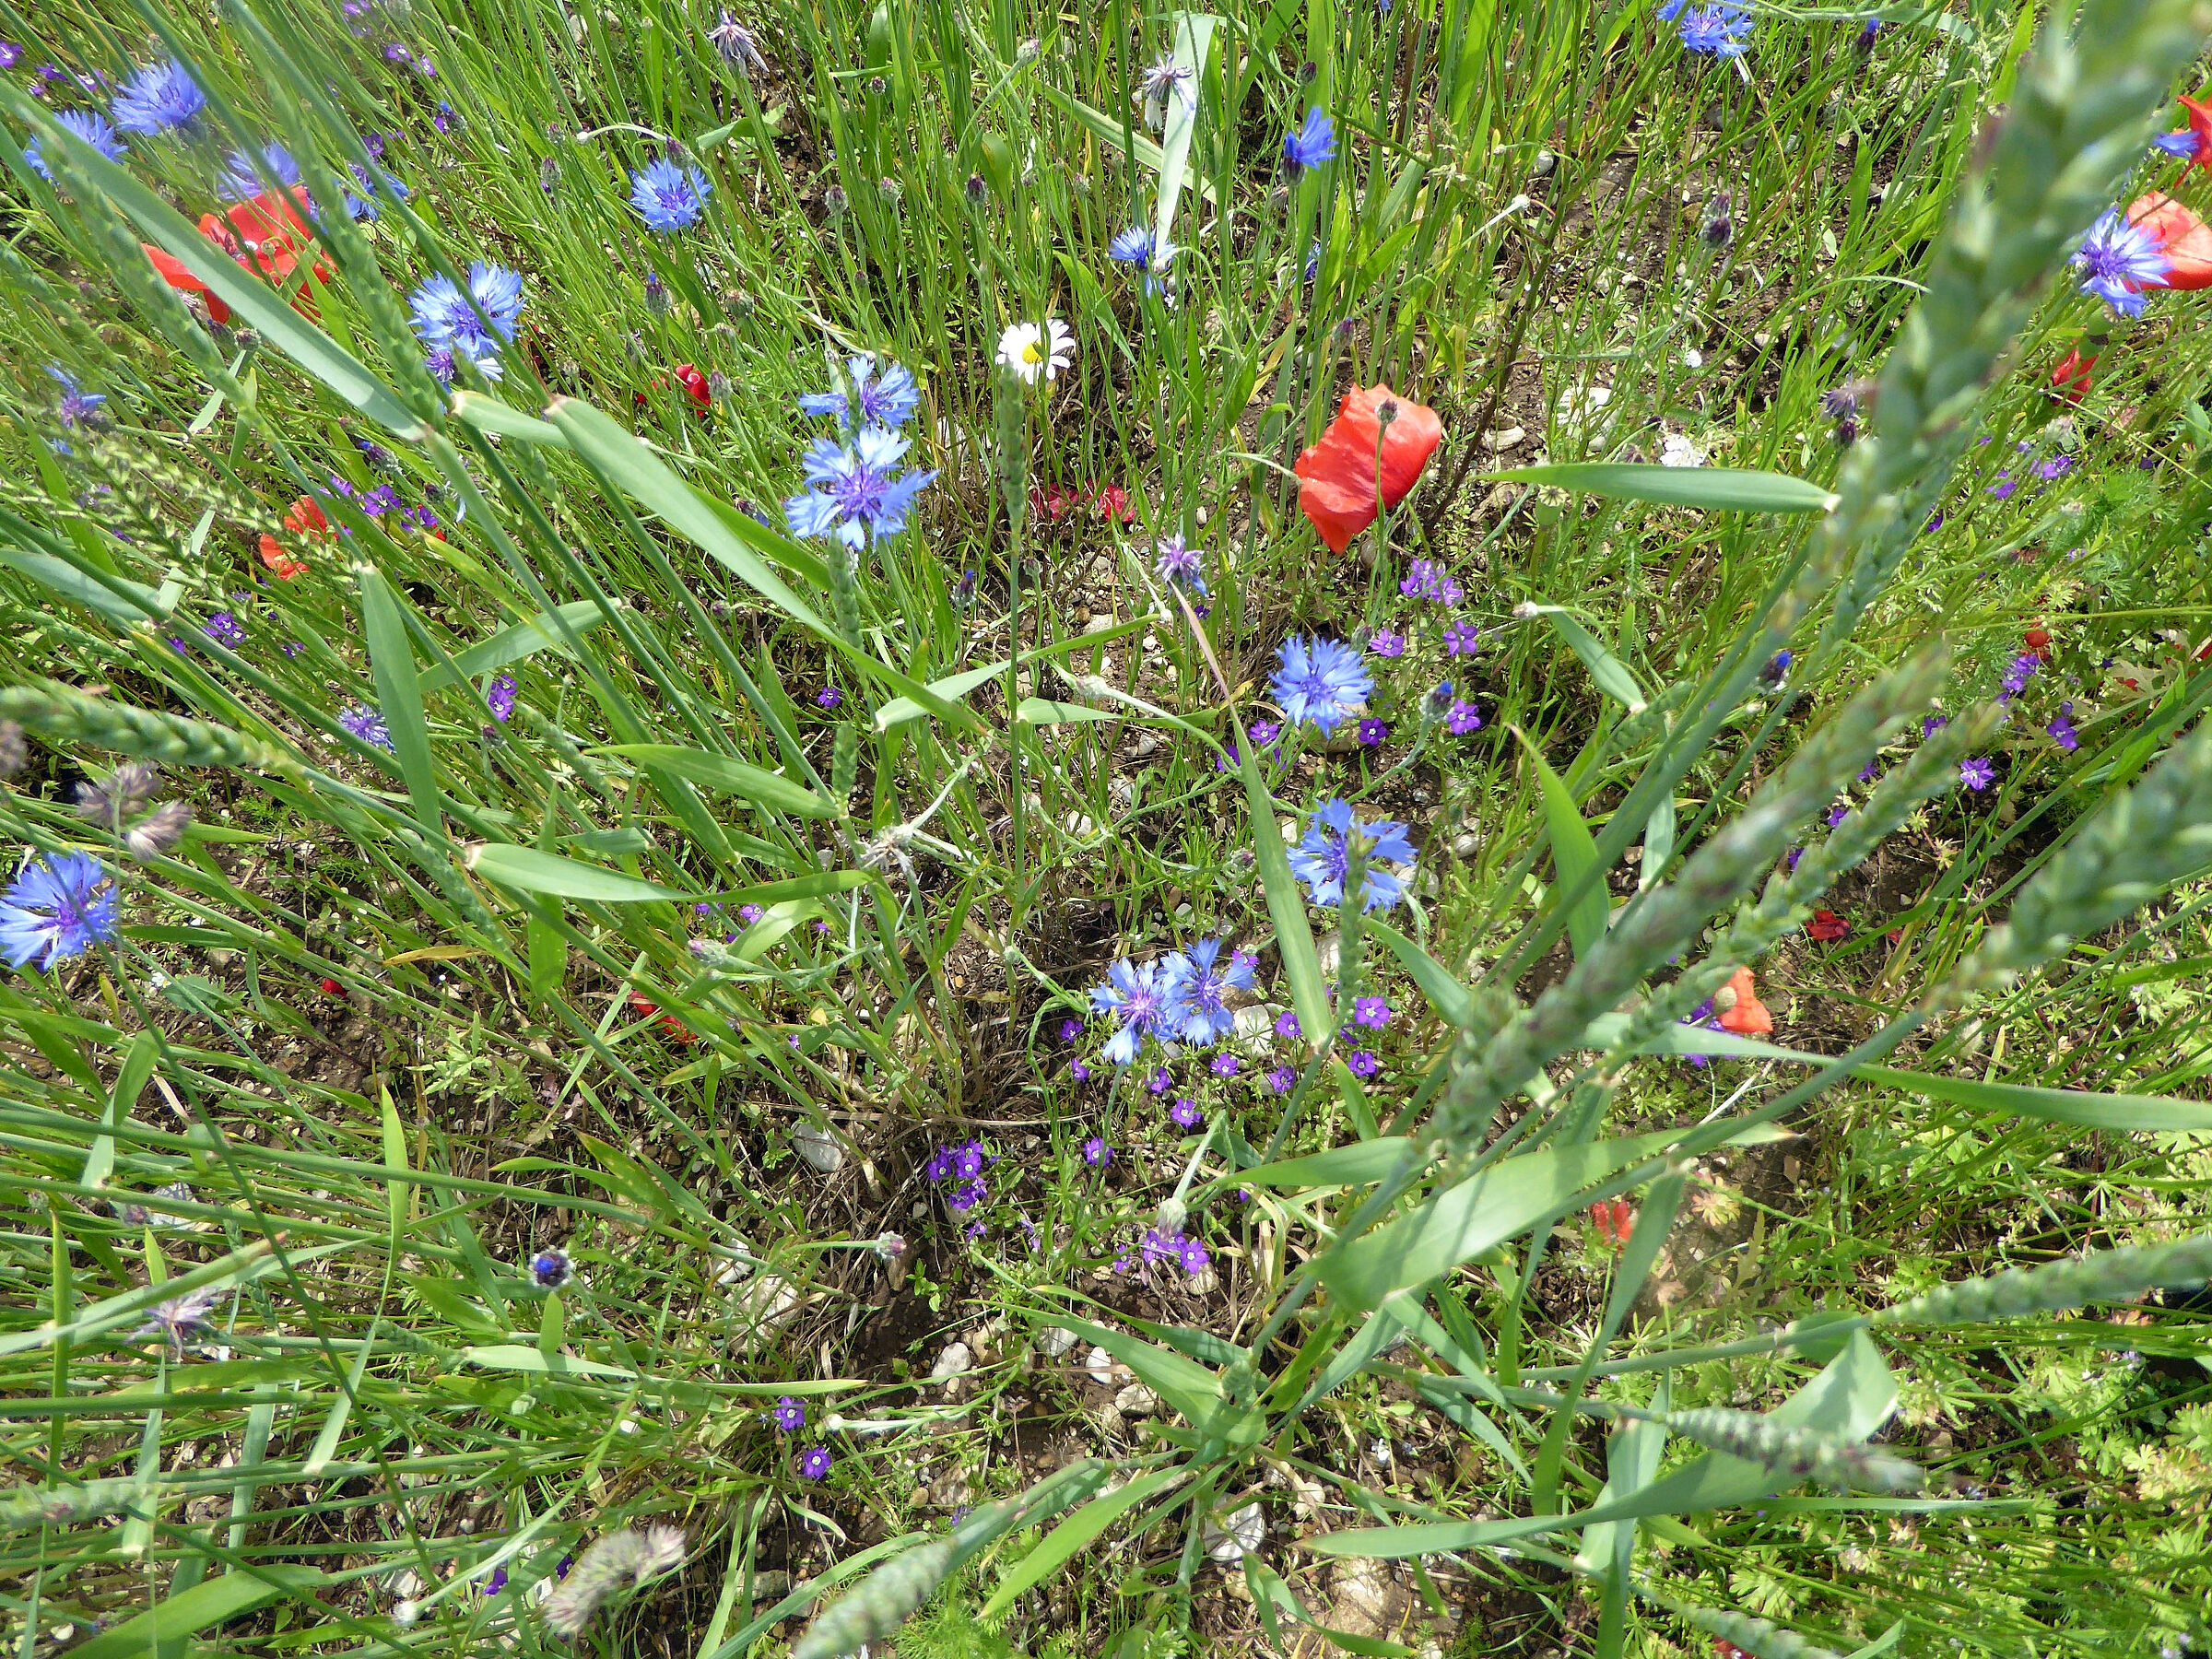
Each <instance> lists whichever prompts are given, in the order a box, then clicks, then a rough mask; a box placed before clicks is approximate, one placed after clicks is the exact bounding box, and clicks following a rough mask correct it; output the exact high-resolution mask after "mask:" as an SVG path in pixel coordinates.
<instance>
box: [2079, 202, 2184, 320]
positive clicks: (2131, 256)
mask: <svg viewBox="0 0 2212 1659" xmlns="http://www.w3.org/2000/svg"><path fill="white" fill-rule="evenodd" d="M2073 263H2074V265H2075V266H2076V267H2077V269H2079V270H2082V271H2086V272H2087V273H2088V276H2087V277H2085V278H2084V280H2083V282H2082V285H2081V291H2082V292H2083V293H2085V294H2093V295H2095V296H2096V297H2097V298H2098V299H2100V300H2103V301H2104V302H2105V303H2106V304H2107V305H2109V306H2111V307H2112V309H2113V310H2114V311H2115V312H2119V313H2120V314H2121V315H2122V316H2124V317H2139V316H2141V315H2142V314H2143V290H2144V289H2145V288H2164V287H2165V286H2166V278H2167V277H2168V276H2169V275H2170V274H2171V271H2172V270H2173V265H2172V262H2171V261H2170V260H2169V259H2168V258H2167V257H2166V252H2165V250H2164V249H2162V248H2161V247H2159V244H2158V243H2157V242H2156V241H2153V240H2152V239H2151V236H2150V233H2149V232H2148V231H2147V230H2145V229H2143V228H2142V227H2141V226H2139V225H2131V224H2129V223H2128V222H2127V220H2126V219H2124V218H2122V217H2121V216H2120V214H2119V212H2118V211H2117V210H2114V211H2112V212H2109V213H2107V214H2106V215H2105V216H2104V217H2103V218H2100V219H2099V220H2098V221H2097V222H2096V223H2095V224H2094V225H2091V226H2090V227H2089V233H2088V235H2087V236H2085V237H2083V238H2082V239H2081V246H2080V247H2079V248H2078V249H2077V250H2076V252H2075V254H2074V260H2073Z"/></svg>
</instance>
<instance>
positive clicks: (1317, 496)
mask: <svg viewBox="0 0 2212 1659" xmlns="http://www.w3.org/2000/svg"><path fill="white" fill-rule="evenodd" d="M1385 407H1388V408H1390V409H1392V410H1393V411H1394V414H1393V416H1392V418H1391V420H1390V423H1389V425H1388V426H1385V425H1384V424H1383V422H1382V410H1383V409H1384V408H1385ZM1443 436H1444V427H1443V422H1441V420H1439V419H1438V418H1437V417H1436V411H1435V410H1434V409H1431V408H1430V407H1429V406H1427V405H1425V404H1418V403H1415V402H1414V401H1413V400H1412V399H1411V398H1409V397H1400V396H1399V395H1398V394H1396V393H1395V392H1393V391H1392V390H1391V389H1390V388H1389V387H1388V386H1382V385H1377V386H1367V387H1362V388H1358V389H1355V390H1353V391H1350V392H1347V393H1346V394H1345V397H1344V402H1343V404H1342V405H1341V406H1338V408H1337V410H1336V418H1335V419H1334V420H1332V421H1330V422H1329V429H1328V430H1327V431H1325V432H1324V433H1323V434H1322V435H1321V441H1320V442H1319V443H1317V444H1315V445H1314V446H1313V447H1312V449H1310V450H1308V451H1306V452H1305V453H1304V454H1302V455H1300V456H1299V458H1298V465H1297V466H1296V467H1295V468H1293V469H1292V470H1294V471H1295V472H1296V473H1297V474H1298V504H1299V506H1300V508H1301V509H1302V510H1303V511H1304V512H1305V515H1306V517H1307V518H1308V519H1310V520H1312V524H1313V528H1314V529H1315V530H1317V531H1319V532H1320V534H1321V539H1322V540H1323V541H1324V542H1326V543H1327V544H1328V547H1329V551H1330V552H1332V553H1341V552H1343V551H1344V550H1345V549H1346V548H1347V547H1350V546H1351V545H1352V538H1353V537H1354V536H1355V535H1359V533H1360V532H1361V531H1362V530H1364V529H1366V528H1367V527H1368V526H1369V525H1370V524H1373V523H1374V522H1375V519H1376V517H1377V516H1378V515H1379V514H1380V513H1381V512H1382V509H1383V508H1384V507H1395V506H1396V505H1397V504H1398V503H1399V502H1400V501H1402V500H1405V499H1406V496H1407V495H1408V494H1409V493H1410V492H1411V491H1412V489H1413V487H1414V485H1415V484H1416V483H1417V482H1418V481H1419V479H1420V476H1421V469H1422V468H1423V467H1425V466H1427V465H1429V457H1430V455H1432V454H1434V453H1436V446H1437V445H1438V443H1440V442H1441V441H1442V440H1443ZM1378 451H1380V454H1379V455H1378Z"/></svg>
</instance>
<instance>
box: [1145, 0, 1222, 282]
mask: <svg viewBox="0 0 2212 1659" xmlns="http://www.w3.org/2000/svg"><path fill="white" fill-rule="evenodd" d="M1219 21H1220V19H1219V18H1214V17H1210V16H1208V15H1207V14H1206V13H1204V12H1177V13H1176V14H1175V67H1176V69H1177V70H1178V71H1180V72H1181V76H1182V78H1181V81H1180V84H1181V85H1183V86H1187V87H1188V88H1190V94H1191V95H1190V97H1189V98H1188V99H1187V100H1186V99H1185V98H1183V97H1182V95H1181V94H1180V93H1179V92H1175V91H1172V90H1171V92H1170V94H1169V97H1168V100H1167V109H1166V122H1165V125H1164V127H1163V129H1162V131H1161V133H1160V160H1159V226H1158V228H1157V229H1156V230H1155V232H1154V235H1155V237H1156V245H1158V246H1159V247H1163V248H1164V247H1166V246H1167V245H1168V242H1169V241H1170V240H1171V239H1170V237H1169V234H1168V233H1169V232H1170V231H1171V230H1172V229H1174V228H1175V207H1176V205H1177V203H1178V202H1180V201H1181V200H1182V182H1183V178H1184V175H1185V174H1186V173H1188V171H1190V160H1191V140H1192V138H1193V137H1194V136H1195V135H1196V134H1197V131H1198V109H1199V105H1200V102H1201V101H1202V99H1203V96H1204V88H1205V86H1206V52H1207V49H1208V48H1209V47H1211V46H1212V44H1213V41H1214V26H1215V25H1216V24H1217V23H1218V22H1219Z"/></svg>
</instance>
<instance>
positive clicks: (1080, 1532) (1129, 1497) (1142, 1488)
mask: <svg viewBox="0 0 2212 1659" xmlns="http://www.w3.org/2000/svg"><path fill="white" fill-rule="evenodd" d="M1188 1475H1189V1471H1188V1470H1185V1469H1172V1468H1171V1469H1155V1470H1153V1471H1152V1473H1151V1474H1149V1475H1140V1476H1138V1477H1136V1478H1135V1480H1132V1481H1130V1482H1129V1483H1128V1484H1127V1485H1126V1486H1124V1487H1120V1488H1116V1489H1115V1490H1113V1491H1111V1492H1108V1493H1105V1494H1104V1495H1102V1496H1100V1497H1097V1498H1093V1499H1092V1500H1090V1501H1089V1502H1088V1503H1087V1504H1085V1505H1084V1506H1083V1507H1082V1508H1081V1509H1079V1510H1077V1512H1075V1513H1074V1514H1072V1515H1070V1516H1069V1517H1068V1518H1067V1519H1066V1520H1065V1521H1063V1522H1062V1523H1060V1524H1059V1525H1058V1526H1055V1527H1054V1528H1053V1530H1052V1531H1051V1532H1050V1533H1048V1534H1046V1535H1045V1536H1044V1537H1043V1538H1042V1539H1041V1540H1040V1541H1039V1543H1038V1544H1037V1546H1036V1547H1035V1548H1033V1549H1031V1550H1030V1553H1029V1554H1028V1555H1026V1556H1024V1557H1022V1558H1021V1559H1020V1560H1019V1561H1018V1562H1016V1563H1015V1564H1014V1567H1013V1569H1012V1571H1009V1572H1008V1573H1007V1574H1006V1577H1005V1578H1004V1579H1002V1580H1000V1581H999V1586H998V1589H997V1590H996V1591H995V1592H994V1593H993V1594H992V1597H991V1599H990V1600H989V1601H988V1602H986V1603H984V1604H983V1614H982V1616H983V1617H984V1618H997V1617H998V1616H999V1615H1000V1614H1001V1613H1004V1612H1005V1611H1006V1609H1007V1608H1008V1607H1010V1606H1013V1605H1014V1598H1015V1597H1016V1596H1018V1595H1020V1594H1022V1593H1023V1592H1025V1591H1027V1590H1029V1589H1030V1588H1031V1587H1032V1586H1034V1585H1036V1584H1039V1583H1042V1582H1043V1581H1044V1580H1045V1579H1046V1578H1047V1577H1048V1576H1050V1575H1051V1574H1052V1573H1053V1572H1054V1571H1057V1570H1058V1569H1059V1568H1060V1567H1061V1566H1063V1565H1064V1564H1065V1562H1066V1561H1067V1560H1068V1559H1069V1558H1070V1557H1072V1556H1073V1555H1075V1554H1076V1552H1077V1551H1078V1550H1080V1549H1083V1548H1086V1547H1088V1546H1089V1545H1090V1544H1091V1543H1092V1541H1093V1540H1095V1539H1096V1538H1097V1537H1098V1536H1099V1535H1100V1533H1103V1532H1104V1531H1105V1530H1106V1529H1107V1528H1108V1527H1109V1526H1112V1524H1114V1523H1115V1522H1116V1521H1118V1520H1120V1519H1121V1518H1122V1517H1123V1516H1124V1515H1125V1514H1127V1513H1128V1512H1130V1511H1131V1510H1133V1509H1135V1507H1136V1506H1137V1505H1138V1504H1140V1503H1143V1502H1145V1501H1146V1500H1148V1499H1151V1498H1153V1497H1155V1496H1157V1495H1158V1494H1159V1493H1161V1492H1164V1491H1165V1490H1167V1488H1170V1487H1171V1486H1173V1485H1174V1484H1175V1483H1176V1482H1177V1481H1179V1480H1182V1479H1184V1478H1186V1477H1188Z"/></svg>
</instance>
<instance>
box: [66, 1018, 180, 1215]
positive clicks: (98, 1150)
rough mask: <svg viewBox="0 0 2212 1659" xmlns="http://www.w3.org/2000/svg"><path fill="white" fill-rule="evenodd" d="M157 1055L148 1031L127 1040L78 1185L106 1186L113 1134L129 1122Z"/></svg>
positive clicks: (111, 1164)
mask: <svg viewBox="0 0 2212 1659" xmlns="http://www.w3.org/2000/svg"><path fill="white" fill-rule="evenodd" d="M160 1052H161V1045H160V1043H159V1041H156V1039H155V1037H154V1034H153V1033H152V1032H151V1031H141V1032H139V1033H138V1035H137V1036H135V1037H134V1038H132V1039H131V1046H130V1048H129V1049H128V1050H127V1051H126V1052H125V1053H124V1056H123V1065H121V1066H120V1067H118V1068H117V1070H116V1073H115V1087H114V1088H113V1090H112V1092H111V1093H110V1094H109V1096H108V1111H107V1115H106V1117H105V1118H103V1119H102V1120H101V1122H100V1133H99V1134H98V1135H95V1136H94V1137H93V1140H92V1149H91V1150H90V1151H89V1152H88V1153H86V1154H85V1171H84V1173H83V1174H82V1175H81V1176H79V1177H78V1178H77V1180H78V1184H79V1185H81V1186H84V1187H86V1188H92V1187H97V1186H101V1185H104V1184H105V1183H106V1182H107V1179H108V1176H109V1174H110V1172H111V1171H113V1170H114V1168H115V1131H116V1130H117V1129H118V1128H120V1127H121V1126H122V1125H123V1124H127V1123H129V1122H130V1121H131V1113H132V1112H134V1111H135V1110H136V1109H137V1105H138V1097H139V1096H140V1095H141V1094H143V1093H144V1092H145V1091H146V1086H147V1084H148V1083H150V1082H151V1081H153V1077H154V1062H155V1060H156V1059H157V1058H158V1057H159V1054H160Z"/></svg>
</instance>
